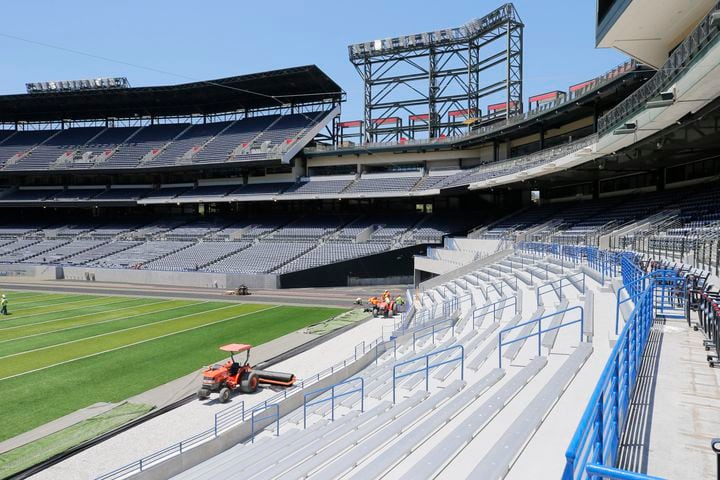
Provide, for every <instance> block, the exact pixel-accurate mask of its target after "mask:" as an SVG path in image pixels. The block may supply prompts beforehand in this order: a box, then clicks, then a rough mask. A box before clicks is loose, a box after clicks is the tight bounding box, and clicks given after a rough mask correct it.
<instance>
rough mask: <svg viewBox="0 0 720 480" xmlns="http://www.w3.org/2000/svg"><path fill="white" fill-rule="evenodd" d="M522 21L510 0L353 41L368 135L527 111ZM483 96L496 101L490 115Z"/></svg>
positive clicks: (396, 136)
mask: <svg viewBox="0 0 720 480" xmlns="http://www.w3.org/2000/svg"><path fill="white" fill-rule="evenodd" d="M523 28H524V25H523V23H522V21H521V20H520V17H519V16H518V14H517V11H516V10H515V6H514V5H513V4H512V3H508V4H505V5H503V6H501V7H500V8H498V9H496V10H494V11H493V12H491V13H489V14H487V15H485V16H484V17H482V18H480V19H476V20H472V21H470V22H468V23H466V24H465V25H463V26H461V27H457V28H450V29H445V30H438V31H435V32H426V33H421V34H416V35H406V36H401V37H395V38H388V39H384V40H375V41H372V42H365V43H359V44H354V45H350V46H349V47H348V51H349V57H350V62H351V63H352V64H353V65H354V66H355V68H356V70H357V71H358V73H359V74H360V76H361V78H362V79H363V82H364V87H365V95H364V101H365V108H364V118H363V123H364V129H363V130H364V140H365V141H366V142H387V141H400V142H402V141H403V139H404V138H418V137H429V138H436V137H442V136H451V135H457V134H458V133H461V132H462V131H463V129H467V128H469V125H470V124H472V123H476V122H478V121H481V120H483V119H489V118H490V117H493V118H495V119H497V118H498V117H503V118H507V117H509V116H510V115H514V114H516V113H521V112H522V74H523V68H522V57H523ZM485 97H491V98H489V99H488V101H489V103H493V106H494V107H495V108H494V109H493V111H492V112H487V115H483V112H482V110H481V105H480V101H481V99H483V98H485ZM498 102H499V104H500V105H501V107H502V108H498ZM503 104H504V105H503Z"/></svg>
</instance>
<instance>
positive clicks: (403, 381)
mask: <svg viewBox="0 0 720 480" xmlns="http://www.w3.org/2000/svg"><path fill="white" fill-rule="evenodd" d="M455 342H456V339H455V338H451V339H449V340H446V341H445V342H443V343H441V344H440V345H438V346H435V347H433V346H432V345H430V346H428V352H427V353H430V352H432V351H434V350H435V351H440V350H443V349H445V348H449V347H452V346H453V345H455ZM424 355H427V354H426V353H423V354H419V355H417V356H416V358H421V357H422V356H424ZM441 355H442V354H441ZM410 358H412V357H410ZM430 361H431V363H432V362H433V361H435V357H431V359H430ZM424 365H425V364H424V362H421V361H418V362H416V363H411V364H408V365H405V370H406V371H410V370H417V369H419V368H421V367H423V366H424ZM398 373H400V374H402V373H403V371H400V372H398ZM416 377H419V378H420V379H421V380H422V379H424V378H425V376H424V375H423V373H422V372H417V373H415V374H414V375H410V376H408V377H403V378H402V379H401V380H400V385H406V384H414V385H415V384H417V383H419V382H415V379H416ZM389 386H392V381H391V382H390V385H389Z"/></svg>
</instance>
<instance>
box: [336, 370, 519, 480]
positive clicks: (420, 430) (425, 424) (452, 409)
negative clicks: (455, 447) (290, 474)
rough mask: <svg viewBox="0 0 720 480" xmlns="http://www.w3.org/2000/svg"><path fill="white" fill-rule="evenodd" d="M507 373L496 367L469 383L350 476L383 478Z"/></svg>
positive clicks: (360, 478)
mask: <svg viewBox="0 0 720 480" xmlns="http://www.w3.org/2000/svg"><path fill="white" fill-rule="evenodd" d="M504 376H505V371H504V370H502V369H499V368H496V369H494V370H493V371H491V372H490V373H488V374H487V375H485V376H484V377H483V378H481V379H480V380H479V381H477V382H475V383H474V384H472V385H470V386H468V387H466V388H465V389H464V390H463V391H462V392H460V393H459V394H457V395H455V396H454V397H453V398H452V399H451V400H450V401H448V402H447V403H445V404H444V405H443V406H442V407H440V408H439V409H438V410H437V411H436V412H435V413H433V414H432V415H428V416H427V417H425V418H424V419H422V423H420V424H419V425H418V426H417V427H416V428H414V429H413V430H412V431H410V432H408V433H407V434H406V435H404V436H403V437H402V438H401V439H400V441H398V442H397V443H396V444H395V445H393V446H392V447H391V448H388V449H387V450H385V451H384V452H383V454H382V455H379V456H377V457H376V458H375V459H373V460H372V461H371V462H369V463H368V464H367V465H365V466H364V467H363V468H361V469H360V470H358V471H357V472H352V473H353V475H352V476H351V477H350V479H351V480H365V479H367V478H380V477H382V476H383V475H384V474H386V473H387V472H388V471H390V470H391V469H392V468H393V467H394V466H395V465H397V464H398V463H399V462H400V461H401V460H402V459H403V458H405V457H407V456H408V455H410V454H411V453H412V452H413V451H415V450H416V449H417V448H418V447H419V446H420V445H422V444H423V443H424V442H425V441H426V440H427V439H428V438H430V436H431V435H432V434H433V433H435V432H436V431H438V430H439V429H440V428H442V427H443V426H444V425H446V424H447V423H448V422H450V421H451V420H452V419H453V418H455V417H456V416H457V415H458V414H460V413H461V412H462V411H463V410H465V409H466V408H467V407H469V406H470V405H471V404H472V403H473V402H474V401H475V400H477V399H478V398H480V396H481V395H483V394H484V393H485V392H486V391H487V390H488V389H489V388H491V387H492V386H493V385H495V384H496V383H497V382H499V381H500V380H501V379H502V378H503V377H504Z"/></svg>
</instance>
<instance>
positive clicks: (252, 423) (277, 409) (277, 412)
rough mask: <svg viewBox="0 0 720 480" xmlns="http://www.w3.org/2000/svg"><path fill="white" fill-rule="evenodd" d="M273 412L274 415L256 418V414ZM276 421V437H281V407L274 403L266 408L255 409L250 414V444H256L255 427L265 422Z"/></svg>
mask: <svg viewBox="0 0 720 480" xmlns="http://www.w3.org/2000/svg"><path fill="white" fill-rule="evenodd" d="M264 410H272V413H270V414H269V415H265V416H255V412H262V411H264ZM271 419H273V420H275V436H277V437H279V436H280V405H279V404H277V403H273V404H271V405H266V406H264V407H259V408H254V409H253V411H252V412H251V413H250V443H255V428H256V427H255V425H256V424H257V423H259V422H262V421H263V420H271Z"/></svg>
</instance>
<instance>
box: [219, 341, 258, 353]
mask: <svg viewBox="0 0 720 480" xmlns="http://www.w3.org/2000/svg"><path fill="white" fill-rule="evenodd" d="M251 348H252V345H247V344H245V343H231V344H229V345H223V346H222V347H220V350H222V351H224V352H245V351H247V350H250V349H251Z"/></svg>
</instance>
